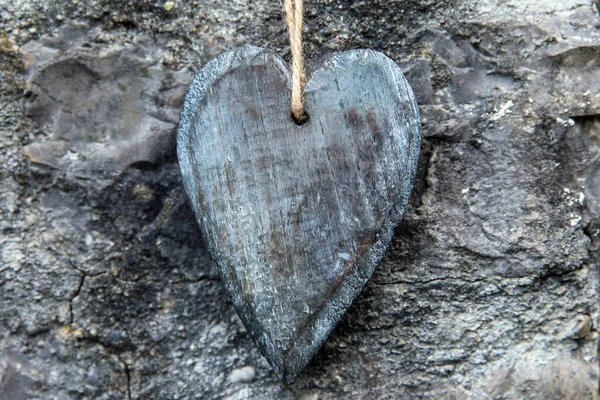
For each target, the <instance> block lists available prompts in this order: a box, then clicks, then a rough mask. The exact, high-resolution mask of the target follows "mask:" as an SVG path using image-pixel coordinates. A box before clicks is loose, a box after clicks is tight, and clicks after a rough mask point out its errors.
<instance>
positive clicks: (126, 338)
mask: <svg viewBox="0 0 600 400" xmlns="http://www.w3.org/2000/svg"><path fill="white" fill-rule="evenodd" d="M174 3H175V5H174V7H173V8H172V9H171V10H170V11H166V10H165V9H164V7H163V6H164V2H162V1H160V2H155V1H152V0H144V1H139V2H118V1H110V0H88V1H85V2H83V1H68V2H66V1H62V0H60V1H59V0H43V1H42V0H27V1H21V2H13V1H8V0H0V60H1V61H0V93H2V95H1V96H0V158H1V159H2V161H3V162H2V163H0V174H1V178H0V204H1V207H0V305H1V307H0V349H1V350H0V375H1V376H2V378H0V398H2V399H3V400H4V399H10V400H12V399H19V398H36V397H37V398H50V399H52V398H72V399H85V398H88V399H97V398H106V399H111V398H112V399H121V398H132V399H162V398H192V399H193V398H203V399H214V398H231V399H243V398H265V399H293V398H304V399H315V398H318V399H327V398H336V399H337V398H360V397H361V396H362V397H364V398H394V399H398V398H458V399H462V398H466V399H482V398H483V399H494V398H540V397H541V398H561V397H562V398H583V399H594V398H597V397H598V358H597V348H598V282H599V276H598V244H599V237H598V235H599V229H600V221H599V212H598V204H600V192H599V191H598V187H599V185H600V183H599V182H598V179H599V178H598V176H600V174H599V172H600V161H599V158H598V157H599V154H600V153H599V152H600V122H599V120H598V115H600V101H599V100H598V97H597V94H598V91H597V90H596V89H595V88H597V85H598V82H600V76H599V74H600V72H599V71H598V69H597V68H595V63H594V60H595V59H596V54H597V51H598V48H599V44H600V32H599V31H598V28H597V24H598V21H599V15H598V10H597V8H596V5H595V2H592V1H588V0H585V1H583V0H581V1H580V0H567V1H562V2H557V1H554V0H542V1H540V0H508V1H499V0H476V1H467V0H451V1H447V2H438V1H429V0H400V1H386V2H382V1H378V0H377V1H361V0H352V1H341V0H333V1H329V0H323V1H321V0H319V1H314V2H310V4H307V16H306V24H305V28H306V30H305V39H306V42H305V43H306V47H305V53H306V55H307V57H308V60H307V61H308V65H309V67H312V66H313V65H315V66H316V65H320V63H321V59H322V58H325V57H326V56H327V55H329V54H330V53H332V52H338V51H344V50H350V49H355V48H372V49H376V50H381V51H383V52H384V53H385V54H386V55H388V56H389V57H391V58H392V59H393V60H395V61H396V62H398V63H399V65H400V66H401V67H402V68H403V70H405V71H406V75H407V79H408V81H409V83H410V84H411V86H412V87H413V88H414V89H415V95H416V97H417V100H418V102H419V105H420V109H421V114H422V118H423V136H424V137H423V145H422V150H421V158H420V163H419V169H418V172H417V179H416V182H415V190H414V192H413V194H412V197H411V200H410V202H409V205H408V207H407V210H406V213H405V216H404V220H403V224H402V226H401V227H400V228H399V229H398V230H397V231H396V234H395V236H394V239H393V240H392V243H391V245H390V248H389V251H388V252H387V255H386V257H385V258H384V259H383V261H382V264H381V266H380V267H379V268H378V270H377V271H376V273H375V274H374V276H373V278H372V280H371V281H370V283H369V284H368V285H367V286H366V288H365V290H364V291H363V293H362V294H361V296H359V298H358V299H357V301H356V302H355V304H354V305H353V306H352V307H351V309H350V310H349V312H348V314H347V315H346V317H345V318H344V319H343V320H342V322H341V324H340V325H338V327H337V328H336V330H335V331H334V332H333V334H332V335H331V336H330V338H329V339H328V341H327V342H326V343H325V345H324V346H323V348H322V349H321V350H320V351H319V353H318V354H317V355H316V357H315V359H314V360H313V362H312V363H311V364H310V365H309V366H308V368H307V369H306V370H305V372H304V373H303V374H301V375H300V377H299V378H298V380H297V382H296V383H295V384H294V385H293V386H292V387H289V388H286V387H282V386H281V384H280V382H279V380H278V378H277V377H276V376H275V375H274V374H273V373H272V371H271V368H270V367H269V365H268V364H267V362H266V361H265V360H264V359H263V358H262V356H261V355H260V353H259V352H258V350H257V349H256V346H255V345H254V343H253V342H252V340H251V338H250V336H249V334H248V333H247V332H246V331H245V330H244V328H243V326H242V325H241V323H240V321H239V319H238V317H237V316H236V314H235V311H234V309H233V307H231V305H230V304H229V303H228V302H227V300H226V293H225V291H224V290H223V289H222V284H221V282H220V280H219V279H218V275H217V274H216V269H215V266H214V264H213V263H212V262H211V261H210V257H209V255H208V253H207V251H206V250H205V247H204V245H203V242H202V241H201V240H199V239H198V228H197V227H196V222H195V221H194V217H193V214H192V212H191V210H190V209H189V206H188V205H187V201H186V199H185V197H184V194H183V191H182V183H181V180H180V175H179V171H178V166H177V165H176V164H175V162H174V161H175V160H174V158H173V156H168V154H171V155H174V146H173V147H171V148H170V149H162V148H160V149H161V151H162V150H164V151H165V152H166V153H164V154H167V156H161V157H157V158H156V159H155V161H154V162H153V164H150V163H147V162H142V163H135V162H133V164H130V163H128V162H123V163H121V164H115V165H116V167H114V168H109V169H106V170H100V171H98V170H87V167H86V166H85V164H83V163H82V161H81V160H78V161H77V162H76V163H72V162H71V161H68V160H66V159H64V158H63V160H64V163H59V164H57V165H55V166H54V167H53V168H49V167H47V166H45V165H43V164H40V163H37V164H35V163H30V160H29V159H28V157H27V155H26V153H25V151H24V148H25V147H26V146H29V145H34V144H37V145H42V146H43V145H44V144H46V143H52V141H53V140H55V138H56V136H55V135H56V134H57V131H55V129H56V128H55V126H54V125H52V124H47V126H45V127H44V126H39V125H37V124H36V123H34V121H32V118H31V117H30V116H28V115H25V112H26V110H27V109H28V106H27V105H26V106H25V109H24V108H23V107H22V104H23V102H25V103H26V104H27V103H28V102H30V101H31V100H32V99H31V97H30V98H24V97H23V93H24V92H25V90H26V89H27V84H26V83H27V82H28V81H30V82H35V81H36V79H38V81H39V78H36V74H38V73H39V72H38V71H37V70H35V69H29V70H28V69H26V66H27V67H29V68H31V67H30V64H29V63H28V60H27V59H24V58H23V57H22V51H25V50H26V49H27V48H31V46H34V45H35V43H39V45H40V46H43V47H45V48H49V49H52V47H51V46H49V45H47V44H46V43H47V40H49V39H53V40H56V41H61V42H63V43H64V45H62V46H61V47H60V49H59V53H60V52H65V55H66V56H68V57H69V58H71V59H84V58H85V57H92V59H95V58H96V57H100V56H101V54H102V52H103V51H108V50H109V49H116V48H119V47H122V46H125V47H127V46H129V47H127V48H129V49H138V50H136V51H140V52H141V53H136V52H135V51H133V50H132V51H129V52H117V53H118V54H119V55H118V56H117V57H131V58H134V59H137V58H138V57H141V59H142V60H145V59H146V57H149V58H148V59H150V58H152V57H153V56H151V53H152V51H158V52H159V53H161V54H162V55H161V59H162V60H163V62H162V63H160V64H156V65H155V66H154V68H155V69H156V70H157V71H158V72H156V73H159V75H161V74H167V73H173V74H176V73H178V71H181V70H182V69H183V70H184V71H185V69H186V68H189V69H190V70H191V71H197V70H199V68H200V67H201V66H202V65H204V64H205V63H206V62H207V61H208V60H209V59H210V58H212V57H214V56H215V55H217V54H219V53H221V52H222V51H224V50H227V49H230V48H232V47H234V46H239V45H241V44H243V43H250V44H253V45H258V46H263V47H268V48H271V49H273V50H275V51H276V52H277V53H279V54H282V55H283V56H284V59H289V58H286V57H289V52H288V50H287V48H286V46H287V44H286V43H287V42H286V40H287V39H286V30H285V29H286V28H285V25H284V24H283V22H282V12H281V9H280V4H279V2H273V1H267V0H257V1H253V2H246V1H241V0H240V1H238V0H235V1H209V0H199V1H198V2H197V3H194V2H174ZM593 3H594V4H593ZM71 26H79V27H83V28H82V29H83V35H85V36H86V37H89V39H86V40H87V41H88V42H89V45H90V46H91V47H87V48H86V46H87V45H82V46H83V47H82V48H81V49H80V48H79V47H78V45H77V44H75V45H74V46H72V48H69V45H68V43H72V41H71V39H70V38H71V36H69V35H70V34H69V33H68V32H69V31H71V32H72V31H73V29H74V28H70V27H71ZM143 37H148V41H147V42H146V44H145V45H144V44H142V43H139V42H138V41H137V38H143ZM24 47H25V48H24ZM86 49H87V50H86ZM152 49H154V50H152ZM86 51H89V53H88V55H85V54H84V53H85V52H86ZM57 54H58V53H57ZM113 54H115V53H113ZM136 54H137V55H136ZM61 59H62V58H61V57H58V58H57V60H61ZM48 62H49V63H50V64H51V63H52V62H53V61H52V60H49V61H48ZM139 62H140V63H141V64H144V62H142V61H139ZM50 64H43V65H46V68H48V66H49V65H50ZM31 65H36V64H35V63H33V64H31ZM135 65H140V64H135ZM40 66H42V65H41V64H40ZM40 71H41V70H40ZM110 76H112V77H115V76H116V75H110V74H109V75H106V76H105V77H104V78H103V79H104V80H106V79H112V78H110ZM128 76H130V79H132V80H135V79H137V78H136V77H137V76H138V75H135V74H133V72H130V73H129V75H128ZM188 76H189V78H191V73H190V75H188ZM182 80H183V79H182ZM141 82H143V81H141ZM41 83H43V82H41ZM46 83H48V82H46ZM182 83H183V84H184V86H185V84H187V83H188V82H182ZM107 84H108V83H106V82H104V83H103V85H107ZM143 84H144V85H146V84H148V85H150V88H153V87H155V86H154V85H155V83H154V82H147V81H146V82H144V83H143ZM71 87H72V86H66V85H62V86H59V87H58V88H56V90H58V91H61V90H65V91H67V89H69V90H68V92H69V93H71V92H72V90H71V89H70V88H71ZM588 91H589V93H588ZM69 93H56V95H57V96H61V97H59V98H62V99H64V98H68V96H67V95H68V94H69ZM116 93H118V92H116ZM121 93H123V92H121ZM151 93H156V92H152V91H151ZM157 96H158V97H157ZM161 98H166V97H161V95H160V94H158V95H155V94H152V95H150V96H149V98H147V99H146V100H145V102H144V104H145V105H144V106H142V107H141V109H142V113H143V114H144V115H146V114H145V113H147V112H148V111H147V110H149V109H150V108H146V107H153V106H152V104H158V103H160V101H161V100H159V99H161ZM157 102H158V103H157ZM172 104H173V107H175V108H176V102H175V103H172ZM48 107H49V108H47V109H46V111H44V110H42V109H40V110H39V115H47V116H49V117H46V118H50V120H52V119H51V117H52V115H53V114H52V112H51V110H53V109H54V108H50V107H53V105H51V104H50V105H49V106H48ZM54 116H56V115H54ZM150 117H151V116H146V117H145V118H150ZM46 120H48V119H46ZM158 120H159V121H165V120H161V119H160V118H158ZM109 122H110V121H104V123H105V124H106V126H108V125H110V123H109ZM166 122H169V121H168V120H167V121H166ZM171 123H172V124H174V122H171ZM119 132H120V130H119ZM157 134H158V135H161V134H162V135H164V134H165V133H164V132H161V131H157ZM170 135H172V136H171V140H172V139H173V138H174V135H175V132H174V130H173V131H171V133H170ZM98 137H99V136H93V137H90V136H86V132H80V131H69V133H68V136H67V137H65V140H67V139H68V140H69V141H70V142H72V143H80V144H79V145H78V146H79V147H77V148H76V149H75V150H77V149H79V151H78V152H79V154H82V152H83V150H82V149H86V148H93V146H97V143H99V140H98ZM100 138H101V139H102V140H104V139H103V138H102V137H100ZM106 140H107V142H104V143H108V144H111V143H112V144H113V146H116V145H115V144H114V143H116V141H117V140H118V137H117V136H115V137H114V139H112V137H111V138H108V139H106ZM113 140H114V142H112V141H113ZM147 142H148V143H152V141H150V140H148V141H147ZM170 143H173V142H170ZM86 146H87V147H86ZM119 148H121V147H119ZM99 154H102V156H100V155H98V157H107V158H105V160H107V159H109V158H108V155H107V153H99ZM135 154H137V153H135ZM144 158H145V159H147V160H150V159H148V158H147V157H144ZM96 160H98V159H96ZM67 161H68V162H67ZM99 163H100V164H102V162H99ZM75 165H79V166H81V168H80V169H78V170H77V169H72V168H73V167H72V166H75ZM105 165H106V163H105ZM70 168H71V169H70ZM74 171H75V172H77V171H80V172H82V174H84V175H83V176H82V177H81V176H78V173H79V172H78V173H77V174H76V173H74ZM588 318H589V320H590V321H591V324H590V329H589V331H588V330H587V327H586V326H587V323H586V322H585V321H587V320H588ZM586 331H587V333H586ZM246 366H252V368H254V370H255V378H254V380H252V381H248V382H232V379H231V378H230V377H231V375H232V372H233V371H234V370H236V369H240V368H243V367H246Z"/></svg>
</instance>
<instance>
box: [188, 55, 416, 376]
mask: <svg viewBox="0 0 600 400" xmlns="http://www.w3.org/2000/svg"><path fill="white" fill-rule="evenodd" d="M290 85H291V78H290V74H289V72H288V69H287V67H286V65H285V63H284V62H283V61H282V60H281V58H280V57H279V56H278V55H276V54H275V53H273V52H271V51H269V50H266V49H262V48H258V47H252V46H246V47H242V48H239V49H235V50H232V51H228V52H226V53H223V54H222V55H220V56H219V57H217V58H215V59H213V60H211V61H210V62H209V63H208V64H206V66H205V67H204V68H203V69H202V70H201V71H200V72H199V73H198V74H197V75H196V77H195V79H194V80H193V82H192V83H191V85H190V88H189V90H188V93H187V95H186V98H185V102H184V106H183V109H182V112H181V120H180V123H179V130H178V136H177V153H178V158H179V163H180V168H181V173H182V177H183V183H184V186H185V190H186V192H187V194H188V197H189V199H190V204H191V207H192V209H193V211H194V213H195V216H196V218H197V220H198V222H199V224H200V227H201V229H202V233H203V235H204V239H205V242H206V243H207V246H208V248H209V251H210V253H211V255H212V257H213V258H214V260H215V261H216V263H217V264H218V267H219V271H220V274H221V277H222V280H223V283H224V285H225V288H226V290H227V292H228V294H229V295H230V297H231V299H232V302H233V305H234V307H235V309H236V311H237V313H238V315H239V316H240V319H241V320H242V322H243V323H244V325H245V326H246V328H247V329H248V331H249V332H250V334H251V335H252V338H253V339H254V341H255V342H256V344H257V345H258V347H259V349H260V350H261V352H262V354H263V355H264V356H265V357H266V358H267V360H268V361H269V362H270V364H271V365H272V366H273V368H274V370H275V372H276V373H277V375H279V377H280V378H281V379H282V380H283V381H284V382H285V383H287V384H289V383H293V382H294V380H295V379H296V377H297V375H298V374H299V373H300V372H301V371H302V369H303V368H304V367H305V366H306V365H307V364H308V363H309V362H310V360H311V358H312V357H313V356H314V354H315V353H316V352H317V351H318V349H319V348H320V347H321V345H322V344H323V343H324V342H325V340H326V339H327V337H328V336H329V334H330V333H331V331H332V330H333V328H334V327H335V326H336V324H337V323H338V322H339V321H340V319H341V318H342V316H343V315H344V313H345V312H346V310H347V309H348V308H349V307H350V305H351V304H352V302H353V300H354V299H355V298H356V297H357V296H358V294H359V293H360V292H361V290H362V288H363V286H364V285H365V284H366V283H367V281H368V280H369V278H370V277H371V275H372V274H373V271H374V270H375V268H376V267H377V265H378V264H379V262H380V261H381V259H382V257H383V255H384V254H385V251H386V249H387V247H388V245H389V243H390V241H391V238H392V235H393V232H394V228H395V227H396V226H397V225H398V224H399V223H400V221H401V219H402V215H403V213H404V209H405V207H406V205H407V203H408V199H409V196H410V193H411V190H412V183H413V179H414V176H415V173H416V168H417V163H418V158H419V148H420V140H421V124H420V118H419V111H418V108H417V104H416V102H415V99H414V95H413V92H412V90H411V88H410V86H409V85H408V82H407V81H406V79H405V78H404V75H403V74H402V72H401V70H400V68H399V67H398V65H396V63H394V62H393V61H392V60H391V59H389V58H388V57H386V56H385V55H383V54H381V53H378V52H375V51H371V50H353V51H349V52H345V53H341V54H338V55H335V56H333V57H331V58H330V59H329V60H327V61H326V62H325V63H324V64H323V66H322V67H321V68H320V69H319V70H317V71H316V72H315V73H314V74H313V76H312V78H311V80H310V81H309V82H308V84H307V86H306V90H305V108H306V113H307V114H308V115H309V116H310V117H309V120H308V121H306V122H305V123H303V124H298V123H296V122H295V121H294V120H293V119H292V117H291V116H290V108H289V107H290V106H289V105H290Z"/></svg>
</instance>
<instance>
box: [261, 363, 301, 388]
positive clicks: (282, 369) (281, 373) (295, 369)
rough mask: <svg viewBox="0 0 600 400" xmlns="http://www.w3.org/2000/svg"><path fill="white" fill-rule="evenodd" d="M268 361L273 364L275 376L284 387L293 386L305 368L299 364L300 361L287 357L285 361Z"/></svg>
mask: <svg viewBox="0 0 600 400" xmlns="http://www.w3.org/2000/svg"><path fill="white" fill-rule="evenodd" d="M267 359H268V360H269V361H270V362H271V365H272V366H273V369H274V371H275V374H276V375H277V377H278V378H279V379H280V380H281V383H282V384H283V385H284V386H291V385H293V384H294V383H295V382H296V378H298V375H299V374H300V372H301V371H302V369H303V366H301V365H300V364H299V362H298V361H299V360H294V359H289V358H287V357H285V356H284V357H283V359H281V358H278V359H275V360H274V359H269V358H267Z"/></svg>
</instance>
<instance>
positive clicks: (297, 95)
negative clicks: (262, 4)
mask: <svg viewBox="0 0 600 400" xmlns="http://www.w3.org/2000/svg"><path fill="white" fill-rule="evenodd" d="M302 1H303V0H284V6H285V21H286V23H287V26H288V34H289V36H290V47H291V50H292V107H291V108H292V117H293V118H294V120H295V121H296V122H297V123H300V122H303V121H305V120H306V114H305V113H304V87H305V86H306V73H305V72H304V61H303V60H302V18H303V14H304V10H303V7H302Z"/></svg>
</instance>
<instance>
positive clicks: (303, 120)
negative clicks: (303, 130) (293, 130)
mask: <svg viewBox="0 0 600 400" xmlns="http://www.w3.org/2000/svg"><path fill="white" fill-rule="evenodd" d="M290 117H292V121H294V123H295V124H296V125H298V126H302V125H306V123H307V122H308V121H309V120H310V117H309V115H308V114H307V112H306V111H304V113H303V114H302V116H301V117H300V118H296V117H295V116H294V113H290Z"/></svg>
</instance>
